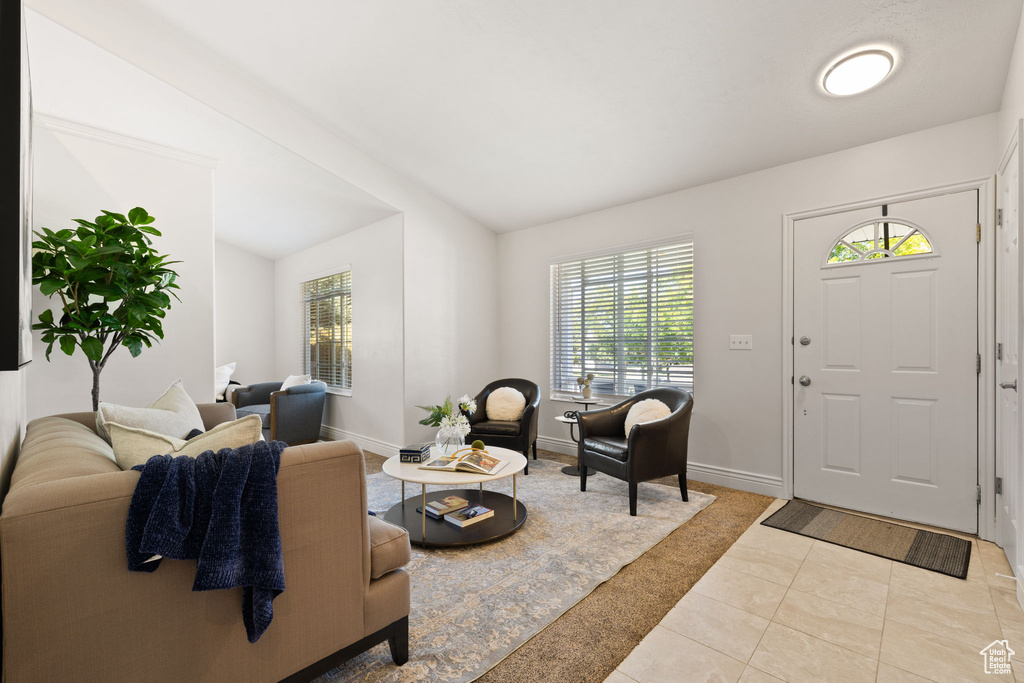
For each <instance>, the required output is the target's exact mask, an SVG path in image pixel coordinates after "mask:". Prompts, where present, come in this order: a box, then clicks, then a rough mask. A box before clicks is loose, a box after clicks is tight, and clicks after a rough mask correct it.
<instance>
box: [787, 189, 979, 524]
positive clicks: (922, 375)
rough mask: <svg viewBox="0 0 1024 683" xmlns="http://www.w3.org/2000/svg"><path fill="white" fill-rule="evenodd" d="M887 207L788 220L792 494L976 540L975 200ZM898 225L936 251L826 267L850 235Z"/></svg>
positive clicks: (971, 196)
mask: <svg viewBox="0 0 1024 683" xmlns="http://www.w3.org/2000/svg"><path fill="white" fill-rule="evenodd" d="M887 208H888V217H887V218H885V219H883V218H882V207H880V206H879V207H874V208H869V209H861V210H857V211H850V212H844V213H841V214H833V215H829V216H822V217H818V218H813V219H807V220H801V221H797V224H796V229H795V232H794V237H795V248H794V256H795V260H794V263H795V272H794V330H793V332H794V337H795V338H796V339H799V338H801V337H802V336H807V337H810V340H811V341H810V344H808V345H806V346H805V345H802V344H795V345H794V347H793V363H794V369H795V371H796V372H795V376H796V378H803V377H806V378H807V379H809V380H810V384H809V385H808V386H802V385H801V384H799V383H797V384H796V386H795V391H794V492H795V494H796V495H797V496H798V497H800V498H806V499H809V500H816V501H820V502H823V503H829V504H833V505H838V506H841V507H846V508H851V509H855V510H862V511H865V512H871V513H876V514H881V515H886V516H891V517H895V518H898V519H907V520H911V521H916V522H923V523H927V524H934V525H936V526H942V527H947V528H953V529H958V530H962V531H969V532H975V531H977V519H978V518H977V505H976V502H975V491H976V486H977V462H978V460H977V372H976V367H975V361H976V354H977V263H978V262H977V254H978V250H977V243H976V240H975V226H976V225H977V192H975V191H970V192H959V193H954V194H949V195H942V196H939V197H932V198H928V199H922V200H915V201H911V202H901V203H896V204H890V205H889V206H888V207H887ZM900 221H903V222H904V223H903V225H910V226H912V227H918V228H920V229H921V230H922V231H923V233H924V235H925V236H926V237H927V239H928V242H929V243H930V245H931V249H932V253H931V254H927V255H921V256H907V257H902V258H901V257H892V256H889V257H882V256H878V257H875V258H871V259H866V260H861V261H856V262H852V263H844V264H842V265H831V264H826V259H827V256H828V255H829V253H830V252H831V251H832V248H833V245H834V244H835V243H836V241H837V240H838V239H839V238H841V237H843V236H844V235H845V234H846V233H847V232H849V231H850V230H851V229H853V228H855V227H856V226H858V225H860V224H863V223H871V224H872V225H871V226H870V228H871V229H873V228H874V223H877V224H878V226H879V230H880V232H879V238H878V239H881V234H882V232H884V233H885V235H887V236H888V235H889V230H890V228H892V230H893V231H894V232H895V233H896V234H897V235H898V234H903V233H900V232H899V229H898V225H897V224H899V222H900ZM883 226H884V231H882V227H883ZM858 234H861V233H858ZM851 240H852V238H851ZM896 240H897V237H892V238H891V241H890V243H889V244H890V246H889V248H890V250H893V249H895V247H893V246H892V244H893V243H895V242H896ZM856 244H858V245H863V244H864V242H856ZM861 248H863V247H861Z"/></svg>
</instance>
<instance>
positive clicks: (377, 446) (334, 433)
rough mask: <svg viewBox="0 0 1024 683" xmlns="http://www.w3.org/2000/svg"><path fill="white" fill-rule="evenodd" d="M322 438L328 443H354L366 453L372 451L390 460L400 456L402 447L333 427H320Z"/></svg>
mask: <svg viewBox="0 0 1024 683" xmlns="http://www.w3.org/2000/svg"><path fill="white" fill-rule="evenodd" d="M320 438H322V439H327V440H328V441H354V442H355V444H356V445H357V446H359V447H360V448H362V449H363V450H364V451H370V452H372V453H376V454H377V455H383V456H384V457H386V458H390V457H391V456H393V455H398V450H399V449H400V448H401V446H399V445H397V444H393V443H388V442H387V441H381V440H380V439H375V438H373V437H371V436H364V435H363V434H356V433H355V432H350V431H347V430H344V429H338V428H337V427H332V426H331V425H320Z"/></svg>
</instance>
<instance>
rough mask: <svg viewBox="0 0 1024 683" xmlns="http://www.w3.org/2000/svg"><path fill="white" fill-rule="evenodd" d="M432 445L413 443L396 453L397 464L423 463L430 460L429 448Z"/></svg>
mask: <svg viewBox="0 0 1024 683" xmlns="http://www.w3.org/2000/svg"><path fill="white" fill-rule="evenodd" d="M432 445H433V444H429V443H414V444H409V445H408V446H406V447H405V448H403V449H401V450H400V451H398V461H399V462H425V461H427V460H428V459H429V458H430V447H431V446H432Z"/></svg>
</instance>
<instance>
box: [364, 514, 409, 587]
mask: <svg viewBox="0 0 1024 683" xmlns="http://www.w3.org/2000/svg"><path fill="white" fill-rule="evenodd" d="M366 519H367V522H368V523H369V525H370V577H371V578H374V579H379V578H380V577H382V576H384V575H385V574H387V573H388V572H393V571H395V570H396V569H401V568H402V567H404V566H405V565H407V564H408V563H409V560H411V559H412V548H411V547H410V546H409V532H408V531H406V530H405V529H403V528H402V527H400V526H395V525H394V524H391V523H389V522H385V521H384V520H383V519H380V518H378V517H367V518H366Z"/></svg>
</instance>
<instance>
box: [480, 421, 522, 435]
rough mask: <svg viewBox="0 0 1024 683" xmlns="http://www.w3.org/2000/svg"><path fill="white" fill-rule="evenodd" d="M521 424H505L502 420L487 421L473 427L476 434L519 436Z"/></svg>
mask: <svg viewBox="0 0 1024 683" xmlns="http://www.w3.org/2000/svg"><path fill="white" fill-rule="evenodd" d="M521 425H522V423H521V422H505V421H502V420H485V421H484V422H477V423H476V424H475V425H473V433H474V434H494V435H497V436H517V435H518V434H519V430H520V428H521Z"/></svg>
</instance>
